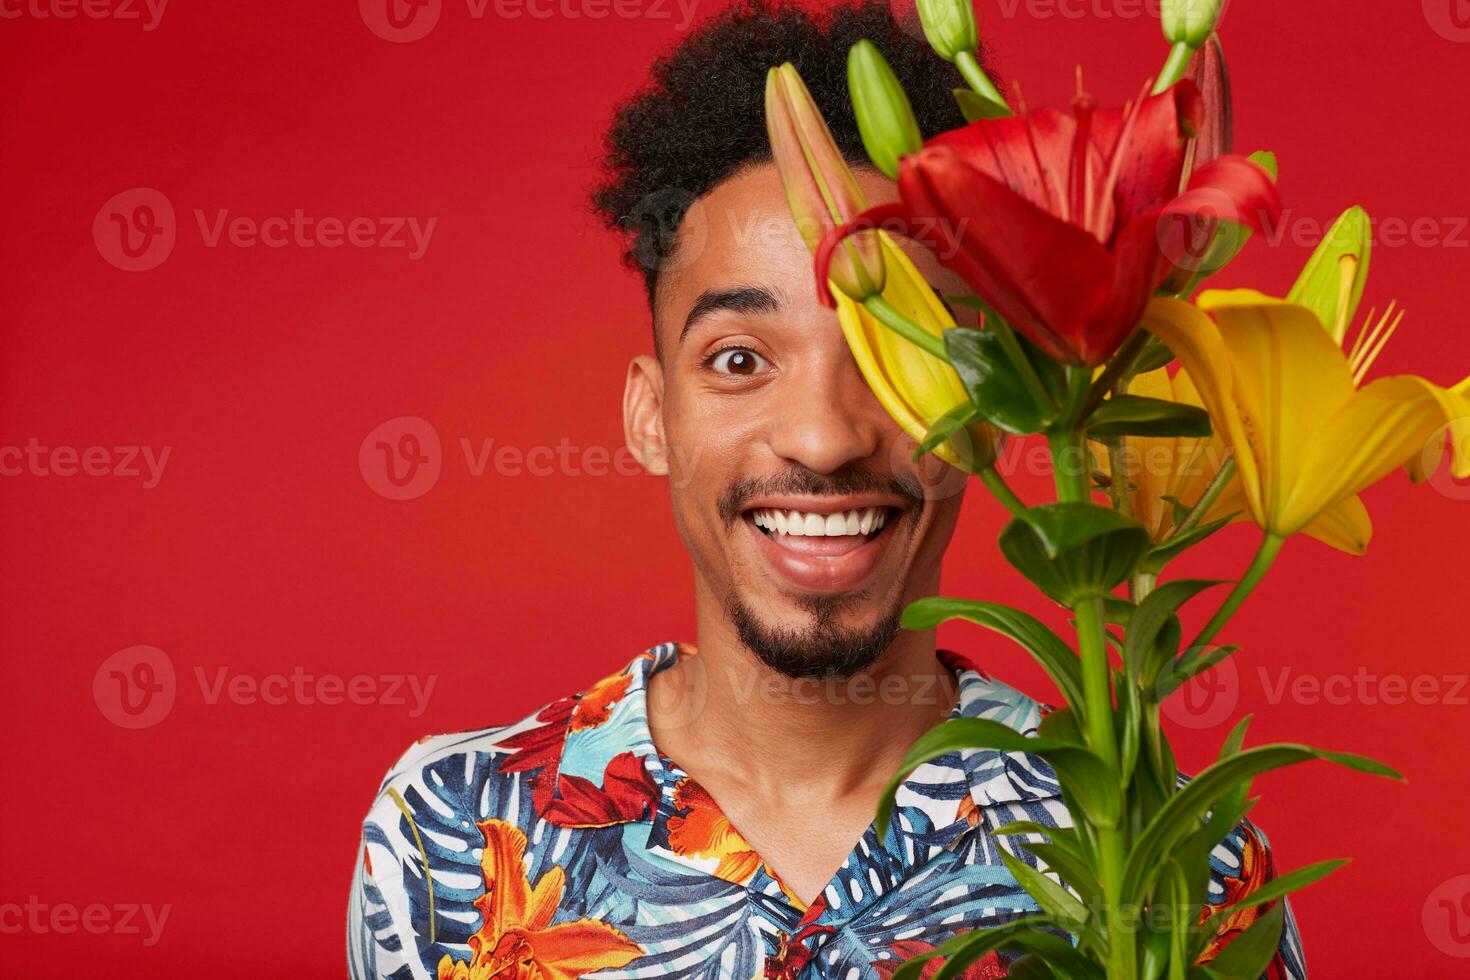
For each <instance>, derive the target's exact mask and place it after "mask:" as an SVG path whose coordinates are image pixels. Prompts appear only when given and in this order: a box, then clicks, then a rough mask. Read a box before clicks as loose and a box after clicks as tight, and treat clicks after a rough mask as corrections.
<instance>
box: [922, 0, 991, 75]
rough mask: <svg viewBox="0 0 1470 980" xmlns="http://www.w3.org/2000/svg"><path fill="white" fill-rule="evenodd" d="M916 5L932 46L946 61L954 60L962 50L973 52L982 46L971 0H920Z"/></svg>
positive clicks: (925, 34) (926, 35)
mask: <svg viewBox="0 0 1470 980" xmlns="http://www.w3.org/2000/svg"><path fill="white" fill-rule="evenodd" d="M915 6H917V8H918V11H919V22H920V23H922V24H923V25H924V36H925V37H927V38H928V39H929V46H930V47H932V48H933V49H934V53H935V54H937V55H939V57H941V58H943V59H944V60H945V61H954V60H955V58H956V57H958V56H959V55H960V53H961V52H970V53H972V54H973V53H974V51H975V49H976V48H978V47H980V29H979V27H978V26H977V25H976V24H975V8H974V7H973V6H972V5H971V0H916V4H915Z"/></svg>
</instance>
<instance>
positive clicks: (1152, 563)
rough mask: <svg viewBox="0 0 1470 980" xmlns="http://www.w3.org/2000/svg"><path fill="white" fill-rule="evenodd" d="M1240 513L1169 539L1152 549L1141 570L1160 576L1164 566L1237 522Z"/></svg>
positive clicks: (1200, 525)
mask: <svg viewBox="0 0 1470 980" xmlns="http://www.w3.org/2000/svg"><path fill="white" fill-rule="evenodd" d="M1176 503H1177V501H1176ZM1238 513H1240V512H1239V511H1236V512H1235V513H1232V514H1228V515H1226V516H1225V517H1222V518H1220V519H1219V520H1214V521H1210V522H1209V523H1208V524H1199V525H1196V526H1195V527H1192V528H1190V529H1189V530H1188V531H1185V532H1184V533H1183V534H1181V535H1179V536H1178V537H1172V538H1169V539H1168V540H1167V541H1164V542H1163V543H1161V544H1159V545H1157V546H1155V547H1153V548H1150V549H1149V552H1148V554H1146V555H1144V556H1143V562H1142V564H1140V565H1139V568H1140V569H1142V570H1143V571H1145V572H1148V573H1149V574H1151V575H1157V574H1159V572H1162V571H1163V570H1164V566H1165V565H1167V564H1168V563H1169V562H1171V561H1173V560H1174V559H1175V558H1178V557H1179V556H1180V555H1182V554H1184V552H1185V551H1187V550H1188V549H1190V548H1193V547H1194V546H1195V545H1197V544H1199V543H1200V542H1201V541H1203V540H1205V539H1206V538H1208V537H1209V536H1210V535H1212V534H1214V533H1215V532H1216V531H1218V530H1220V529H1221V528H1222V527H1224V526H1225V525H1227V524H1229V523H1230V522H1231V521H1233V520H1235V517H1236V514H1238ZM1185 516H1188V514H1187V513H1186V515H1185ZM1181 520H1183V517H1178V516H1176V517H1175V523H1176V524H1177V523H1179V521H1181Z"/></svg>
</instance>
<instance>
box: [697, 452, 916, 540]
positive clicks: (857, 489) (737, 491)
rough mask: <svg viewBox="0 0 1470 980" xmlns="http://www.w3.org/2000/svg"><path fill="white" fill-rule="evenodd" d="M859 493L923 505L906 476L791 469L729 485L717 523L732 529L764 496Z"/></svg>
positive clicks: (911, 479)
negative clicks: (749, 508) (744, 512)
mask: <svg viewBox="0 0 1470 980" xmlns="http://www.w3.org/2000/svg"><path fill="white" fill-rule="evenodd" d="M858 493H883V494H893V495H895V496H899V497H903V498H905V499H906V500H908V501H909V502H910V504H911V505H913V504H922V503H923V502H924V485H923V484H921V483H920V482H919V481H918V479H917V478H916V477H913V476H909V475H907V474H904V475H902V476H900V475H897V474H892V473H888V474H881V473H874V472H873V471H872V470H866V469H859V468H856V467H852V468H849V467H843V468H842V469H840V470H836V471H834V472H832V473H817V472H815V471H814V470H809V469H806V468H804V467H793V468H791V469H787V470H783V471H781V472H780V473H773V474H771V475H769V476H761V477H741V478H740V479H738V480H736V481H734V482H733V483H731V484H730V485H729V486H728V487H726V488H725V490H724V492H723V493H721V494H720V499H719V512H720V519H721V520H723V521H724V522H725V527H726V529H727V530H728V529H729V528H731V527H734V526H735V522H736V521H737V520H739V519H740V514H741V513H742V512H743V511H744V510H745V507H746V504H748V503H749V502H750V501H752V500H755V499H756V498H757V497H763V496H766V495H772V496H775V495H782V494H790V495H803V496H813V497H837V496H842V495H843V494H858Z"/></svg>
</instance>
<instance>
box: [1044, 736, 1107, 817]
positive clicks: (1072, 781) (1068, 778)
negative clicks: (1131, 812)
mask: <svg viewBox="0 0 1470 980" xmlns="http://www.w3.org/2000/svg"><path fill="white" fill-rule="evenodd" d="M1035 754H1036V755H1039V756H1041V758H1043V759H1045V760H1046V761H1047V763H1048V764H1049V765H1050V766H1051V767H1052V769H1054V770H1055V771H1056V774H1057V781H1058V782H1059V783H1061V784H1062V793H1063V795H1064V796H1065V797H1066V800H1067V805H1068V807H1069V808H1070V807H1071V806H1072V805H1074V804H1075V805H1076V806H1078V807H1081V809H1082V812H1083V814H1084V815H1085V816H1086V817H1087V819H1088V822H1090V823H1091V824H1093V826H1096V827H1106V828H1108V829H1112V828H1114V827H1116V826H1118V822H1119V821H1120V820H1121V819H1122V818H1123V789H1122V787H1121V786H1119V785H1118V774H1117V773H1116V772H1114V771H1113V770H1112V769H1111V768H1110V767H1109V766H1108V765H1107V764H1106V763H1104V762H1103V761H1102V760H1101V759H1099V758H1098V757H1097V756H1096V755H1094V754H1093V752H1092V750H1091V749H1085V748H1082V747H1081V746H1080V745H1075V746H1068V747H1066V748H1060V749H1047V750H1045V751H1042V752H1037V753H1035Z"/></svg>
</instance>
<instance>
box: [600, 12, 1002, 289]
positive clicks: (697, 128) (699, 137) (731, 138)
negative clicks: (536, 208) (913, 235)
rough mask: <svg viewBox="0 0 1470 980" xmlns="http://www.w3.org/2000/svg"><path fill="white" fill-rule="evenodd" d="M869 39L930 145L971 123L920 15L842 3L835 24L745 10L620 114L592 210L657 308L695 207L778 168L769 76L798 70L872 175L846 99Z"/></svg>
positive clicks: (693, 45) (843, 146) (655, 73)
mask: <svg viewBox="0 0 1470 980" xmlns="http://www.w3.org/2000/svg"><path fill="white" fill-rule="evenodd" d="M863 38H867V39H868V40H870V41H872V42H873V43H874V44H875V45H877V47H878V49H879V50H880V51H882V52H883V56H884V57H885V58H886V59H887V60H888V63H889V65H890V66H892V68H893V71H894V74H895V75H897V76H898V80H899V82H900V83H901V84H902V85H903V87H904V91H905V92H906V93H907V94H908V98H909V102H910V103H911V104H912V105H913V110H914V116H915V118H916V119H917V120H918V124H919V129H920V131H921V132H922V133H923V134H924V136H925V137H926V138H927V137H929V136H933V135H934V134H936V133H940V132H943V131H944V130H947V129H954V128H956V127H958V126H963V125H964V124H965V119H964V116H963V115H961V113H960V110H959V108H958V106H957V105H956V103H955V99H954V95H953V90H954V89H956V88H960V87H963V86H964V80H963V79H962V78H961V76H960V73H959V71H958V70H957V69H955V67H954V66H953V65H950V64H947V63H945V62H944V61H942V60H940V58H939V56H938V55H936V54H934V52H933V51H932V50H931V49H930V48H929V46H928V43H927V42H926V41H925V40H924V35H923V30H922V28H921V27H920V26H919V24H918V22H917V20H916V18H915V17H914V15H913V13H912V12H910V14H909V15H908V16H907V17H905V18H903V19H902V20H900V19H897V18H895V15H894V12H893V10H892V9H891V8H890V6H889V0H842V2H840V3H839V4H837V5H836V6H834V7H832V8H830V9H828V10H827V11H826V12H824V13H815V12H812V11H809V10H806V9H803V8H802V7H800V6H798V5H797V4H796V3H793V2H790V0H737V2H736V3H735V4H734V6H732V7H730V8H728V9H726V10H724V11H722V12H720V13H719V14H717V15H716V16H714V17H712V18H711V19H710V20H708V21H707V22H706V23H704V24H702V25H701V26H700V27H699V28H698V30H696V31H695V32H694V33H692V34H691V35H690V36H689V37H687V38H685V39H683V41H682V42H681V43H679V44H678V45H677V46H676V47H675V48H674V49H673V50H672V51H670V52H668V53H666V54H664V55H663V56H661V57H660V58H659V59H658V60H657V61H655V62H654V64H653V69H652V71H651V73H650V79H649V82H648V84H647V86H645V87H644V88H643V89H642V90H641V91H639V92H638V93H636V94H635V95H634V96H632V97H631V98H629V99H627V100H625V101H624V102H622V103H620V104H619V105H618V108H617V111H616V114H615V116H614V119H613V123H612V126H611V127H610V128H609V130H608V132H607V135H606V137H605V139H604V150H603V152H604V157H603V171H604V174H605V180H604V182H603V183H602V184H601V185H600V186H599V187H598V188H597V189H596V190H595V191H594V192H593V194H592V200H591V203H592V207H593V209H594V210H595V211H596V212H597V213H598V214H599V216H600V217H601V218H602V220H603V221H604V222H605V223H606V224H607V225H608V227H610V228H613V229H615V230H618V231H621V232H622V233H623V234H624V236H625V240H626V242H627V251H626V252H625V254H624V256H623V263H624V264H625V265H627V266H628V267H629V268H632V269H635V270H638V271H640V272H641V273H642V274H643V281H644V286H645V287H646V289H647V291H648V302H649V306H650V308H652V307H653V305H654V294H655V290H656V288H657V285H658V276H659V269H660V267H661V266H662V264H663V262H664V260H665V259H666V258H667V257H668V256H669V254H670V253H671V252H672V251H673V247H674V244H675V236H676V234H677V232H678V229H679V224H680V222H682V220H683V218H684V214H685V212H686V211H687V210H688V209H689V206H690V205H691V204H692V203H693V202H694V201H695V200H696V199H698V198H700V197H702V196H704V195H705V194H707V193H709V192H710V191H711V190H713V189H714V187H715V186H716V185H718V184H719V183H720V182H722V181H723V180H725V179H726V178H727V177H730V176H732V175H734V174H735V173H736V172H737V171H739V170H740V169H742V168H743V167H745V166H748V165H750V164H755V163H761V162H764V161H767V160H769V159H770V158H771V149H770V144H769V141H768V140H767V138H766V128H765V85H766V72H767V70H768V69H770V68H772V67H775V66H778V65H781V64H782V63H784V62H787V61H789V62H791V63H792V64H793V65H795V66H796V69H797V71H799V72H800V73H801V77H802V80H803V81H804V82H805V83H806V86H807V88H808V89H810V90H811V93H812V98H813V99H814V100H815V101H816V104H817V107H818V108H819V109H820V110H821V112H822V115H823V116H824V117H825V118H826V120H827V125H828V127H829V128H830V129H831V130H832V136H833V137H834V138H835V139H836V141H837V146H838V148H839V149H840V150H841V151H842V153H843V155H844V156H845V157H847V159H848V160H850V161H852V162H853V163H855V164H856V163H860V164H865V165H870V164H868V159H867V153H866V152H865V151H864V149H863V144H862V137H861V136H860V135H859V133H858V127H857V120H856V118H855V117H854V116H853V111H852V105H851V102H850V100H849V97H848V92H847V52H848V49H849V48H851V47H852V46H853V45H854V44H856V43H857V42H858V41H859V40H861V39H863ZM983 60H984V57H983V52H982V62H983Z"/></svg>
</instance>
